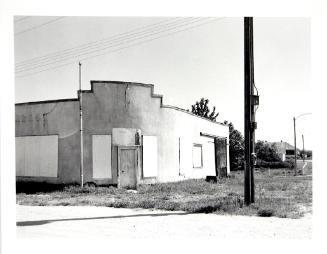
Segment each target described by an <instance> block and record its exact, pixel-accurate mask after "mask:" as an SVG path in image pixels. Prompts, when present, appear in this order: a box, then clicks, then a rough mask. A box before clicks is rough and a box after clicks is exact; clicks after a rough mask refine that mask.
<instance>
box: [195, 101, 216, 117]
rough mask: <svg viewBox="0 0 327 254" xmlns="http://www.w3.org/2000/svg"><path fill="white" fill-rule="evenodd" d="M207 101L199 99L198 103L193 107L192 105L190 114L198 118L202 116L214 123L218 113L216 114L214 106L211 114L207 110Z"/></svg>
mask: <svg viewBox="0 0 327 254" xmlns="http://www.w3.org/2000/svg"><path fill="white" fill-rule="evenodd" d="M208 104H209V100H208V99H204V98H201V100H200V101H197V102H196V103H195V104H194V105H192V113H193V114H196V115H198V116H202V117H205V118H208V119H210V120H211V121H216V118H217V116H218V115H219V113H216V112H215V111H216V107H215V106H214V107H213V109H212V111H211V113H210V109H209V106H208Z"/></svg>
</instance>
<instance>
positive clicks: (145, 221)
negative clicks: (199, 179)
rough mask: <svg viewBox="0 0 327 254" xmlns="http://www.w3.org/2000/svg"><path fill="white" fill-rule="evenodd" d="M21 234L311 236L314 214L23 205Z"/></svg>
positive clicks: (19, 208) (19, 220)
mask: <svg viewBox="0 0 327 254" xmlns="http://www.w3.org/2000/svg"><path fill="white" fill-rule="evenodd" d="M17 237H18V238H53V237H60V238H84V237H85V238H96V237H115V238H117V237H119V238H163V237H164V238H167V237H168V238H175V237H183V238H184V237H216V238H217V237H219V238H256V239H267V238H268V239H311V238H312V215H311V214H310V213H308V214H307V215H306V216H304V217H303V218H301V219H281V218H275V217H269V218H261V217H248V216H229V215H217V214H188V213H185V212H168V211H159V210H145V209H125V208H109V207H91V206H21V205H17Z"/></svg>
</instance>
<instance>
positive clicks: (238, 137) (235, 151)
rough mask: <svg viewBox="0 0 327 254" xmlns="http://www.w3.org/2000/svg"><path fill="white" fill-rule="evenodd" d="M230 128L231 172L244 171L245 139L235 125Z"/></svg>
mask: <svg viewBox="0 0 327 254" xmlns="http://www.w3.org/2000/svg"><path fill="white" fill-rule="evenodd" d="M224 123H225V124H228V127H229V163H230V169H231V170H243V169H244V168H243V165H244V137H243V136H242V134H241V132H239V131H238V130H236V129H235V128H234V125H233V123H228V122H227V121H225V122H224Z"/></svg>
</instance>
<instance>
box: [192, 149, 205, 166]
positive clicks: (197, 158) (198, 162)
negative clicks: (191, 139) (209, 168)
mask: <svg viewBox="0 0 327 254" xmlns="http://www.w3.org/2000/svg"><path fill="white" fill-rule="evenodd" d="M192 155H193V168H202V166H203V164H202V145H200V144H193V154H192Z"/></svg>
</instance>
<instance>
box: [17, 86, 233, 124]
mask: <svg viewBox="0 0 327 254" xmlns="http://www.w3.org/2000/svg"><path fill="white" fill-rule="evenodd" d="M90 83H91V90H81V91H79V90H77V98H71V99H59V100H45V101H32V102H23V103H15V106H23V105H36V104H44V103H58V102H68V101H79V94H80V92H81V93H93V92H94V88H93V86H94V85H95V84H103V83H108V84H109V83H110V84H121V85H133V86H142V87H147V88H150V89H151V97H152V98H158V99H160V107H161V108H170V109H174V110H177V111H180V112H184V113H187V114H189V115H192V116H195V117H198V118H201V119H204V120H206V121H209V122H211V123H215V124H219V125H222V126H227V124H224V123H220V122H215V121H212V120H210V119H208V118H205V117H203V116H199V115H196V114H194V113H192V112H190V111H188V110H186V109H183V108H179V107H176V106H171V105H164V104H163V102H162V101H163V96H162V95H161V94H155V93H154V85H153V84H144V83H138V82H125V81H108V80H91V81H90Z"/></svg>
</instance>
